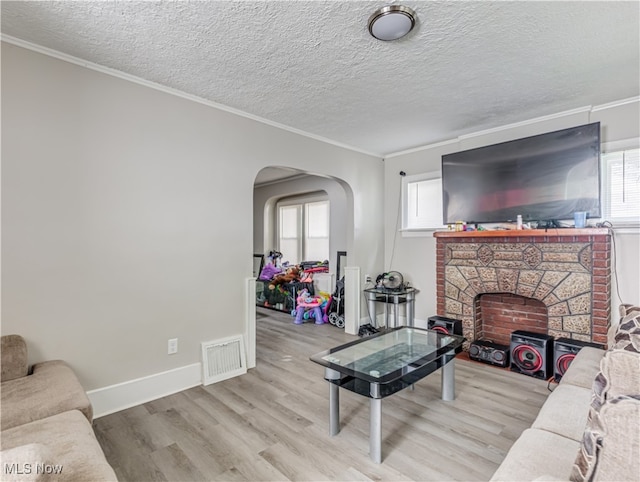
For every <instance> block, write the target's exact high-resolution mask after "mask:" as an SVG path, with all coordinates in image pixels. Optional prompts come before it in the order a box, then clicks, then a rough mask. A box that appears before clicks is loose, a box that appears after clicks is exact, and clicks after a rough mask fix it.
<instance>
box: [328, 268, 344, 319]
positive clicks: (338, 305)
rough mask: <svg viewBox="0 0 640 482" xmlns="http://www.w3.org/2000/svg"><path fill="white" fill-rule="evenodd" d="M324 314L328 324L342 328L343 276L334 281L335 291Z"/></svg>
mask: <svg viewBox="0 0 640 482" xmlns="http://www.w3.org/2000/svg"><path fill="white" fill-rule="evenodd" d="M325 314H326V315H328V317H329V323H331V324H332V325H335V326H337V327H338V328H344V276H343V277H342V278H340V279H339V280H338V281H336V289H335V291H334V292H333V294H332V295H331V299H330V300H329V302H328V303H327V308H326V311H325Z"/></svg>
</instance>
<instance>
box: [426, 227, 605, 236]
mask: <svg viewBox="0 0 640 482" xmlns="http://www.w3.org/2000/svg"><path fill="white" fill-rule="evenodd" d="M607 234H610V231H609V228H583V229H576V228H548V229H493V230H486V231H436V232H434V233H433V236H434V237H436V238H514V237H515V238H518V237H520V238H522V237H540V236H554V237H565V236H597V235H607Z"/></svg>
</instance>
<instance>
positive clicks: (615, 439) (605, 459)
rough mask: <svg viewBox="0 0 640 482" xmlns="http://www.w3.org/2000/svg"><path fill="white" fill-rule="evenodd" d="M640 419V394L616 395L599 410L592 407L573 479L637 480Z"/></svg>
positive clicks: (639, 471) (574, 468) (575, 481)
mask: <svg viewBox="0 0 640 482" xmlns="http://www.w3.org/2000/svg"><path fill="white" fill-rule="evenodd" d="M639 421H640V396H621V397H616V398H614V399H612V400H608V401H607V402H606V403H604V404H603V405H602V407H601V408H600V410H599V411H596V410H594V409H591V412H590V413H589V423H588V425H587V430H585V433H584V437H583V441H582V444H581V446H580V451H579V453H578V457H577V458H576V461H575V463H574V466H573V470H572V472H571V480H572V481H574V482H578V481H579V482H584V481H594V480H636V478H637V476H638V474H640V457H639V455H638V454H640V431H638V430H637V427H638V423H639Z"/></svg>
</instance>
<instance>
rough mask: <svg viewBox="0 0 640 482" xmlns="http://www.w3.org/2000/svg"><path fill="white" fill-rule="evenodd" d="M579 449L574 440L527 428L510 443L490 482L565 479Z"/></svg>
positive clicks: (577, 443)
mask: <svg viewBox="0 0 640 482" xmlns="http://www.w3.org/2000/svg"><path fill="white" fill-rule="evenodd" d="M579 448H580V443H579V442H576V441H575V440H571V439H568V438H566V437H563V436H561V435H558V434H555V433H551V432H547V431H546V430H537V429H534V428H529V429H527V430H525V431H524V432H522V435H520V438H518V440H516V443H514V444H513V446H512V447H511V449H510V450H509V453H508V454H507V456H506V458H505V459H504V461H503V462H502V464H500V467H498V470H496V472H495V474H493V477H491V480H492V481H509V482H512V481H514V480H533V479H536V478H539V477H540V478H542V479H541V480H554V479H559V480H568V478H569V475H570V474H571V469H572V466H573V461H574V460H575V458H576V454H577V453H578V449H579Z"/></svg>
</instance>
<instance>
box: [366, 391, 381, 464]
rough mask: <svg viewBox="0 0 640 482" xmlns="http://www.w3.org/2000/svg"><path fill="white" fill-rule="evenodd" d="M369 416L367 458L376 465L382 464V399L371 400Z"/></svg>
mask: <svg viewBox="0 0 640 482" xmlns="http://www.w3.org/2000/svg"><path fill="white" fill-rule="evenodd" d="M370 400H371V402H370V404H371V414H370V415H369V456H370V457H371V460H373V461H374V462H375V463H376V464H379V463H380V462H382V399H380V398H372V399H370Z"/></svg>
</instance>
